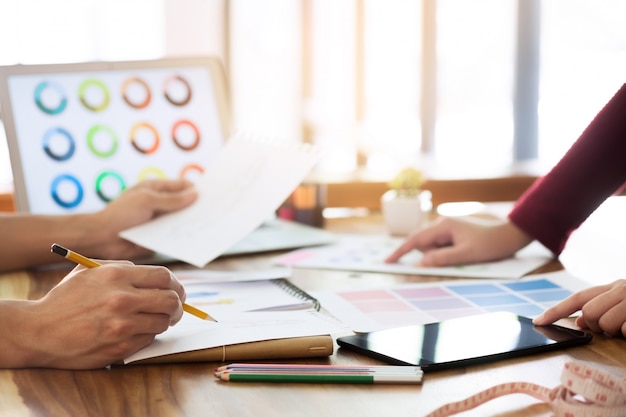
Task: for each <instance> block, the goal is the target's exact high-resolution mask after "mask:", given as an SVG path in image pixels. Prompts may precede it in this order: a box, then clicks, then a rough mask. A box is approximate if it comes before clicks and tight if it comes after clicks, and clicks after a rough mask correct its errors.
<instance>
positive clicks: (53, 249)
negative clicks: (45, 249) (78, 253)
mask: <svg viewBox="0 0 626 417" xmlns="http://www.w3.org/2000/svg"><path fill="white" fill-rule="evenodd" d="M50 252H53V253H56V254H57V255H61V256H67V253H68V250H67V249H65V248H64V247H63V246H61V245H58V244H56V243H53V244H52V247H50Z"/></svg>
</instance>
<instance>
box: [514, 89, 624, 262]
mask: <svg viewBox="0 0 626 417" xmlns="http://www.w3.org/2000/svg"><path fill="white" fill-rule="evenodd" d="M625 183H626V84H624V85H623V86H622V87H621V88H620V90H619V91H618V92H617V93H616V94H615V95H614V96H613V98H611V100H610V101H609V102H608V103H607V104H606V105H605V106H604V108H603V109H602V110H601V111H600V113H598V115H597V116H596V117H595V118H594V119H593V121H592V122H591V124H589V126H588V127H587V128H586V129H585V130H584V131H583V133H582V135H581V136H580V137H579V138H578V140H577V141H576V142H575V143H574V145H572V147H571V148H570V149H569V151H568V152H567V153H566V154H565V156H563V158H562V159H561V160H560V161H559V163H558V164H557V165H555V166H554V168H552V170H551V171H550V172H549V173H548V174H546V175H545V176H544V177H542V178H539V179H538V180H537V181H535V183H534V184H533V185H532V186H531V187H530V188H529V189H528V190H527V191H526V192H525V193H524V194H523V195H522V196H521V197H520V199H519V200H518V201H517V203H516V204H515V206H514V208H513V210H512V211H511V212H510V213H509V219H510V220H511V221H512V222H513V223H514V224H516V225H517V226H518V227H520V228H521V229H522V230H524V231H525V232H526V233H528V234H529V235H531V236H532V237H534V238H535V239H536V240H538V241H539V242H541V243H542V244H543V245H544V246H546V247H547V248H548V249H550V250H551V251H552V252H553V253H554V254H555V255H559V254H560V253H561V251H562V250H563V247H564V246H565V243H566V242H567V239H568V238H569V236H570V234H571V233H572V232H573V231H574V230H575V229H576V228H578V226H580V224H581V223H582V222H583V221H584V220H585V219H586V218H587V217H588V216H589V215H590V214H591V213H592V212H593V211H594V210H595V209H596V208H597V207H598V206H599V205H600V204H602V202H603V201H604V200H606V199H607V198H608V197H610V196H611V195H612V194H614V193H615V192H617V191H618V190H619V189H620V188H621V187H622V186H624V184H625Z"/></svg>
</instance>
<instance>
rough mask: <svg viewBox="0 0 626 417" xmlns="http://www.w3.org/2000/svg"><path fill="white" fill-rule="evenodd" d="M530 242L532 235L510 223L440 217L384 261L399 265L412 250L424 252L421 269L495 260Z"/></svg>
mask: <svg viewBox="0 0 626 417" xmlns="http://www.w3.org/2000/svg"><path fill="white" fill-rule="evenodd" d="M531 241H532V238H531V237H530V236H528V235H527V234H525V233H524V232H523V231H521V230H520V229H519V228H517V226H515V225H514V224H512V223H511V222H509V221H507V220H503V219H483V218H477V217H440V218H439V219H437V220H436V221H435V222H434V223H433V224H432V225H430V226H427V227H426V228H423V229H421V230H418V231H417V232H415V233H413V234H412V235H410V236H409V237H408V238H407V239H406V240H405V241H404V243H402V245H400V247H398V248H397V249H396V250H395V251H394V252H393V253H392V254H391V255H389V256H388V257H387V259H385V262H388V263H391V262H396V261H398V260H399V259H400V258H401V257H402V256H403V255H405V254H406V253H408V252H410V251H411V250H413V249H416V250H419V251H421V252H423V254H424V256H423V258H422V261H421V265H422V266H450V265H460V264H471V263H477V262H488V261H495V260H499V259H504V258H508V257H510V256H513V254H515V252H517V251H518V250H519V249H521V248H523V247H524V246H526V245H528V244H529V243H530V242H531Z"/></svg>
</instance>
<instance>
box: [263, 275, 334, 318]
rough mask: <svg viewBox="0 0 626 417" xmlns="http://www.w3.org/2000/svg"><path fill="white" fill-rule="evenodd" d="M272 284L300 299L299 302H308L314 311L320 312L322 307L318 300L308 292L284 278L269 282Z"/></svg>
mask: <svg viewBox="0 0 626 417" xmlns="http://www.w3.org/2000/svg"><path fill="white" fill-rule="evenodd" d="M271 281H272V282H273V283H274V284H276V285H278V286H279V287H280V288H281V289H282V290H283V291H285V292H287V293H289V294H291V295H294V296H296V297H297V298H300V299H301V300H305V301H310V302H311V303H312V304H313V308H314V309H315V311H320V308H321V307H322V305H321V304H320V302H319V300H318V299H317V298H315V297H313V296H312V295H311V294H309V293H308V292H306V291H304V290H303V289H301V288H300V287H298V286H297V285H295V284H293V283H291V282H290V281H288V280H286V279H285V278H275V279H272V280H271Z"/></svg>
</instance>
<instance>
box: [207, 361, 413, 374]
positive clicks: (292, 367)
mask: <svg viewBox="0 0 626 417" xmlns="http://www.w3.org/2000/svg"><path fill="white" fill-rule="evenodd" d="M273 370H277V371H281V370H285V371H287V370H288V371H300V372H309V371H310V372H318V371H325V372H388V373H391V372H393V373H400V374H402V373H415V372H421V368H420V367H419V366H393V365H388V366H386V365H383V366H367V365H311V364H291V363H289V364H288V363H231V364H229V365H224V366H220V367H218V368H216V369H215V371H216V372H223V371H273Z"/></svg>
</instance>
